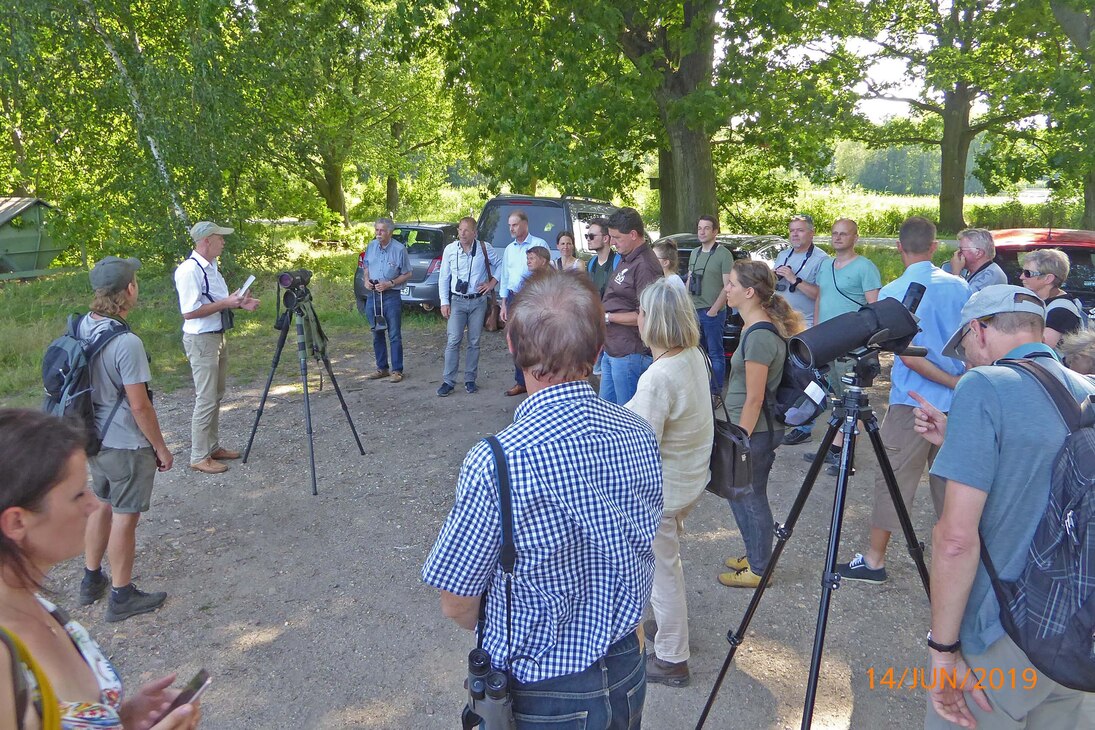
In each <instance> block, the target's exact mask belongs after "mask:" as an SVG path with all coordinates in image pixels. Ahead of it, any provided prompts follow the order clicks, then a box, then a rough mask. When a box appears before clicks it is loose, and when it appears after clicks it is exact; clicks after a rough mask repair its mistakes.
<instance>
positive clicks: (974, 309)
mask: <svg viewBox="0 0 1095 730" xmlns="http://www.w3.org/2000/svg"><path fill="white" fill-rule="evenodd" d="M1007 312H1027V313H1028V314H1037V315H1038V316H1039V317H1041V318H1042V319H1043V320H1044V319H1045V318H1046V305H1045V303H1044V302H1042V300H1041V299H1039V298H1038V296H1037V295H1035V294H1034V293H1033V292H1032V291H1031V290H1030V289H1026V288H1024V287H1021V286H1014V285H1012V284H993V285H992V286H986V287H985V288H984V289H982V290H981V291H979V292H975V293H974V295H973V296H972V297H970V298H969V301H967V302H966V304H965V306H963V307H962V326H961V327H959V328H958V331H957V332H955V333H954V334H953V335H951V338H950V339H949V340H948V341H947V344H946V346H945V347H944V348H943V355H944V356H946V357H954V358H958V359H961V358H962V353H961V352H959V350H958V347H959V345H960V344H961V343H962V338H963V337H965V336H966V333H967V332H969V329H970V322H972V321H973V320H975V319H981V318H982V317H991V316H992V315H994V314H1005V313H1007Z"/></svg>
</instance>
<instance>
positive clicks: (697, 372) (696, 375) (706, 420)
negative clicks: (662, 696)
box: [625, 279, 715, 687]
mask: <svg viewBox="0 0 1095 730" xmlns="http://www.w3.org/2000/svg"><path fill="white" fill-rule="evenodd" d="M639 334H640V336H641V337H642V339H643V342H645V343H646V345H647V347H649V348H650V352H651V355H652V356H653V357H654V362H653V363H651V365H650V367H648V368H647V369H646V372H644V373H643V374H642V376H641V377H640V378H639V383H638V386H637V389H636V391H635V396H634V397H633V398H632V399H631V400H630V401H628V402H627V404H626V406H625V407H627V408H629V409H631V410H632V411H634V412H635V413H637V414H639V415H640V416H642V417H643V418H645V419H646V420H647V421H648V422H649V423H650V425H651V427H652V428H653V429H654V434H655V435H656V436H657V438H658V447H659V449H660V451H661V455H662V483H663V487H662V490H663V495H664V501H665V504H664V510H663V512H662V521H661V524H660V525H659V526H658V533H657V535H655V536H654V544H653V548H654V587H653V590H652V591H651V593H650V605H651V607H652V609H653V612H654V620H653V621H647V622H646V623H645V624H644V625H643V626H644V629H645V630H646V633H647V638H648V639H650V640H651V641H652V642H653V644H654V653H653V654H651V655H650V656H649V658H648V659H647V663H646V678H647V681H650V682H658V683H660V684H667V685H669V686H672V687H683V686H685V685H687V684H688V682H689V679H690V677H689V672H688V657H689V651H688V604H687V602H686V600H685V592H684V570H683V568H682V566H681V545H680V533H681V529H682V528H683V526H684V518H685V516H686V515H687V514H688V512H689V510H691V509H692V507H693V505H695V504H696V502H697V501H698V500H699V498H700V495H702V494H703V488H704V486H705V485H706V484H707V482H708V480H709V478H710V465H711V444H712V442H713V440H714V436H715V430H714V429H715V425H714V416H713V415H712V409H711V391H710V388H709V387H708V385H707V382H708V375H707V365H706V364H705V362H704V355H703V352H702V351H701V350H700V348H699V343H700V331H699V326H698V325H697V324H696V314H695V310H694V309H693V307H692V298H691V297H690V296H689V294H688V292H687V291H686V290H685V288H684V287H682V286H677V285H674V284H672V283H671V282H669V281H668V280H666V279H659V280H657V281H655V282H654V283H652V284H650V285H649V286H648V287H646V288H645V289H643V291H642V294H640V295H639Z"/></svg>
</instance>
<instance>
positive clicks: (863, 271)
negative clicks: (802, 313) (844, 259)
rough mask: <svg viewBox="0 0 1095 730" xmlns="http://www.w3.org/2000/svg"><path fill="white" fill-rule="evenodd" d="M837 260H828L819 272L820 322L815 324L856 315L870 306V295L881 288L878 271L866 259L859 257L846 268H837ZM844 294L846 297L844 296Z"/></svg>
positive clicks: (872, 263) (871, 262)
mask: <svg viewBox="0 0 1095 730" xmlns="http://www.w3.org/2000/svg"><path fill="white" fill-rule="evenodd" d="M835 262H836V259H829V260H828V261H826V262H825V263H823V264H822V265H821V269H820V270H819V271H818V272H817V285H818V286H819V287H820V288H821V291H820V293H819V294H818V311H817V313H818V318H817V322H815V323H814V324H820V323H822V322H825V321H827V320H830V319H832V318H833V317H837V316H839V315H841V314H846V313H848V312H857V311H859V308H860V307H862V306H863V305H864V304H866V303H867V292H869V291H871V290H872V289H881V288H882V276H881V275H880V274H879V273H878V267H877V266H875V265H874V262H873V261H871V260H870V259H869V258H867V257H866V256H857V257H856V258H854V259H852V260H851V262H849V263H848V264H847V265H846V266H844V267H842V268H839V269H838V268H836V267H835V266H834V263H835ZM841 292H843V293H841Z"/></svg>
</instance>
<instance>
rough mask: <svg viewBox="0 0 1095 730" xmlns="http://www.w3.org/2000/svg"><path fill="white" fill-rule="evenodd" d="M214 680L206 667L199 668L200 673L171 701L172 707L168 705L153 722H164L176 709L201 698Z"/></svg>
mask: <svg viewBox="0 0 1095 730" xmlns="http://www.w3.org/2000/svg"><path fill="white" fill-rule="evenodd" d="M212 681H213V678H212V677H210V676H209V672H207V671H205V670H204V669H201V670H199V671H198V673H197V674H195V675H194V678H193V679H191V680H190V681H189V682H188V683H187V685H186V686H185V687H183V690H182V692H180V693H179V696H178V697H176V698H175V700H174V701H173V702H172V703H171V707H168V708H167V711H166V712H164V713H163V714H162V715H160V716H159V717H158V718H156V722H154V723H152V724H153V725H155V724H156V723H157V722H163V719H164V718H165V717H167V716H168V715H170V714H171V713H172V712H174V711H175V710H177V709H179V708H180V707H182V706H183V705H185V704H187V703H190V702H194V701H195V700H197V699H198V698H200V697H201V696H202V693H203V692H205V688H206V687H208V686H209V683H210V682H212Z"/></svg>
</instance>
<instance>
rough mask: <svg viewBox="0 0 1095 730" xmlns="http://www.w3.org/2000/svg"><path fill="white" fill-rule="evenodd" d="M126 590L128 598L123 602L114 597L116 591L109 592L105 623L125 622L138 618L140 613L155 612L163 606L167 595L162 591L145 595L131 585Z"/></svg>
mask: <svg viewBox="0 0 1095 730" xmlns="http://www.w3.org/2000/svg"><path fill="white" fill-rule="evenodd" d="M127 588H128V589H129V597H128V598H126V599H125V600H119V599H118V598H117V597H116V596H117V594H118V590H117V589H114V590H112V591H111V592H110V603H109V604H108V605H107V609H106V620H107V621H109V622H111V623H114V622H116V621H125V620H126V619H127V618H129V617H130V616H138V615H140V614H142V613H149V612H150V611H155V610H156V609H157V608H159V607H160V606H162V605H163V602H164V601H165V600H167V594H166V593H164V592H163V591H157V592H156V593H145V592H144V591H142V590H140V589H139V588H137V586H135V585H133V584H132V583H130V584H129V585H128V586H127ZM123 590H124V589H123Z"/></svg>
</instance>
